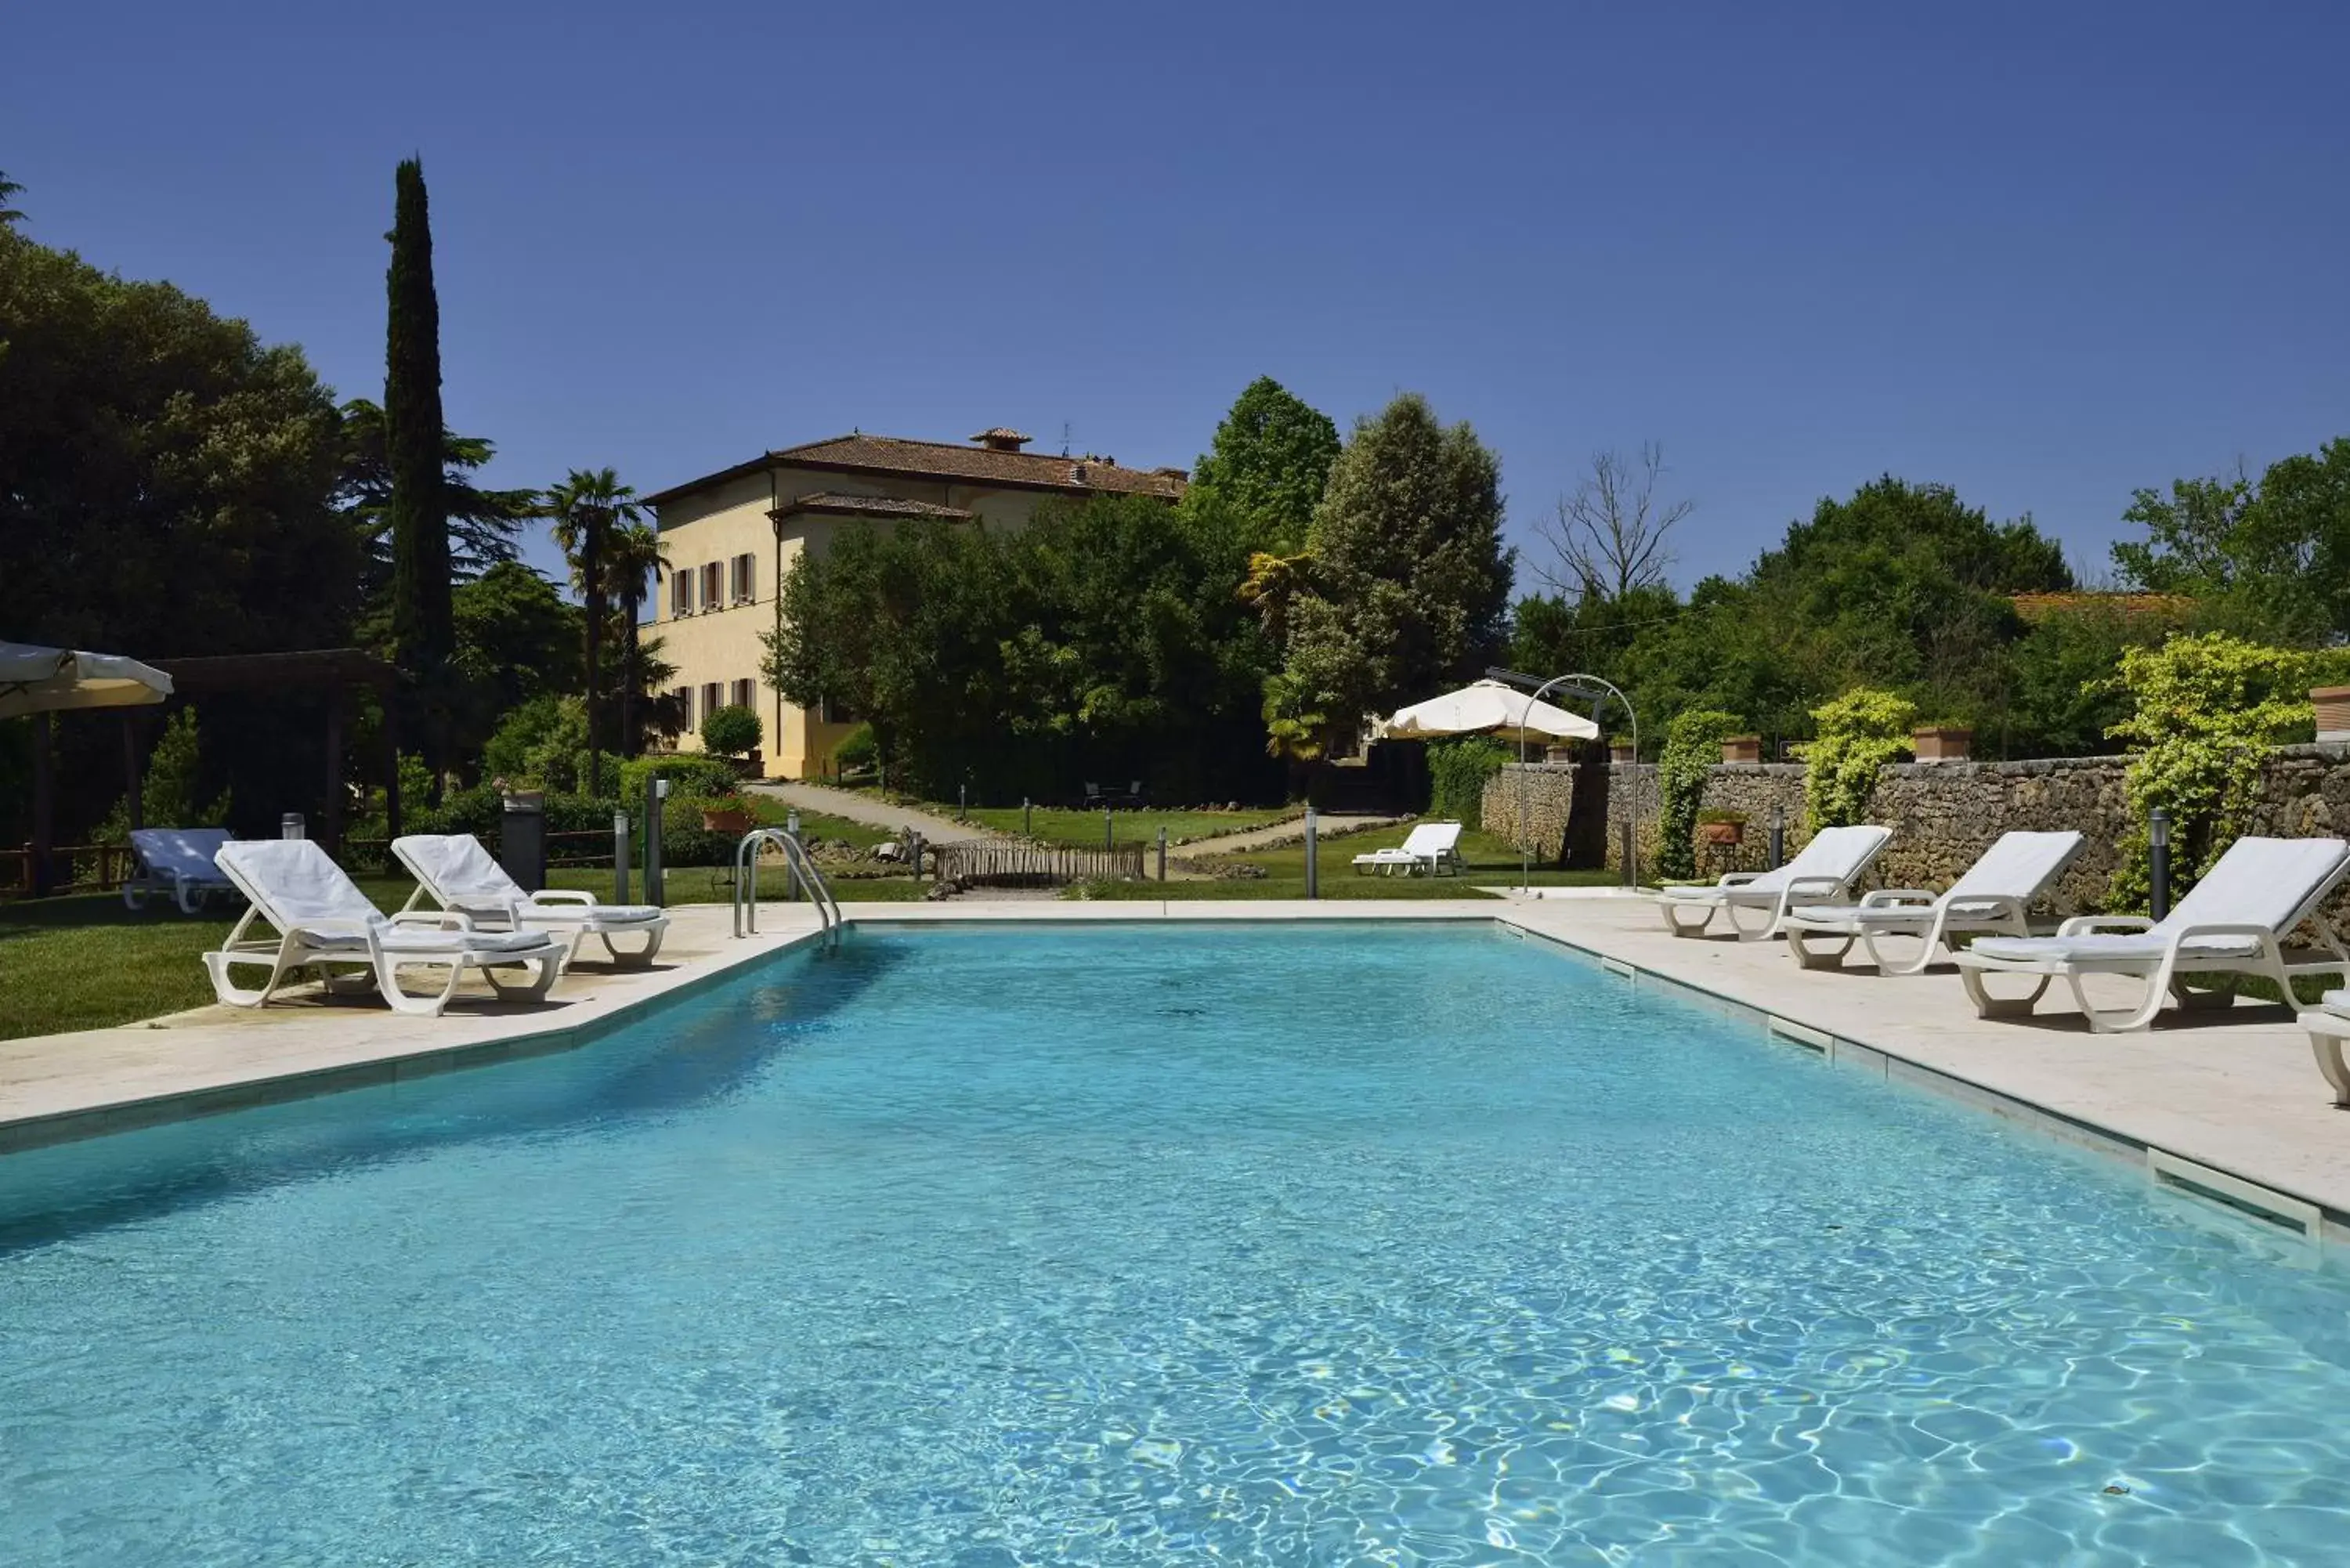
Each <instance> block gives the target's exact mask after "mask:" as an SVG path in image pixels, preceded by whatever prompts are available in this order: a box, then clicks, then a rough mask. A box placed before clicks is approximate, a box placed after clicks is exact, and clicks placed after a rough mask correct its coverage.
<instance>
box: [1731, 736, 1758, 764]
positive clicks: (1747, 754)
mask: <svg viewBox="0 0 2350 1568" xmlns="http://www.w3.org/2000/svg"><path fill="white" fill-rule="evenodd" d="M1721 760H1722V761H1723V762H1725V763H1759V762H1761V761H1762V760H1763V737H1762V736H1760V735H1724V736H1723V737H1722V738H1721Z"/></svg>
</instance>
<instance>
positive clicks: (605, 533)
mask: <svg viewBox="0 0 2350 1568" xmlns="http://www.w3.org/2000/svg"><path fill="white" fill-rule="evenodd" d="M546 515H547V516H548V517H549V518H551V519H553V520H554V523H555V542H556V544H557V545H560V546H561V547H562V550H563V554H564V556H565V557H566V558H567V559H568V560H569V561H570V563H571V582H572V586H573V587H577V589H578V590H579V597H580V598H581V600H582V601H583V602H584V603H585V604H586V606H587V622H586V628H585V632H584V639H585V640H584V646H583V647H582V649H581V656H582V657H581V669H582V672H583V677H584V680H585V691H586V693H587V793H588V794H598V793H600V789H599V786H600V785H601V784H602V782H603V779H602V767H603V753H604V749H605V748H604V741H605V735H604V725H603V684H604V682H603V672H604V671H603V659H604V618H605V616H606V614H607V613H608V605H609V603H610V596H609V593H608V589H609V587H610V577H609V576H608V568H607V567H606V566H605V559H604V556H605V549H606V546H607V545H608V543H609V542H610V540H611V537H612V535H613V532H614V531H615V530H616V529H618V528H619V527H620V526H622V525H623V524H633V523H639V522H641V521H642V520H643V518H644V509H643V508H642V507H641V506H639V504H637V493H636V491H635V490H634V489H632V488H630V487H629V486H628V485H625V484H623V483H620V476H619V474H618V473H617V472H613V471H612V470H611V469H608V468H598V469H582V468H575V469H573V470H572V471H571V472H570V473H569V474H568V475H567V476H566V477H565V479H564V481H563V483H560V484H558V485H556V487H555V488H554V489H553V490H551V491H549V492H548V493H547V495H546Z"/></svg>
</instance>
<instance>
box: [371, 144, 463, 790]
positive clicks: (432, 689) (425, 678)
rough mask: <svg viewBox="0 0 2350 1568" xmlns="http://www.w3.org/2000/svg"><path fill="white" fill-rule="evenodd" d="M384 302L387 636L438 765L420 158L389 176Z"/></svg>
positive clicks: (433, 444) (437, 519) (441, 506)
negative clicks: (393, 189) (391, 195)
mask: <svg viewBox="0 0 2350 1568" xmlns="http://www.w3.org/2000/svg"><path fill="white" fill-rule="evenodd" d="M395 183H396V185H397V198H396V204H395V207H394V212H393V216H392V226H391V233H390V234H389V235H387V236H385V237H386V238H388V239H389V240H390V242H391V270H390V274H389V275H388V277H387V279H386V286H387V292H388V294H389V296H390V299H389V303H390V309H389V311H388V313H387V317H386V329H385V340H384V377H383V426H384V452H385V456H386V460H387V462H388V465H389V467H390V471H391V501H390V514H391V521H390V530H391V636H392V647H393V650H394V657H395V658H396V659H397V660H398V662H399V664H400V670H401V672H402V673H403V674H405V675H406V676H407V677H408V679H409V680H410V682H411V691H413V692H414V693H415V696H416V697H417V699H418V700H419V701H421V705H422V707H423V710H424V714H425V717H426V722H425V724H424V726H423V731H424V740H425V757H426V761H427V762H429V763H432V771H433V777H434V778H435V780H436V781H437V780H438V778H439V777H440V775H441V773H442V768H443V767H444V766H445V764H446V763H447V760H448V759H447V755H446V753H447V742H446V737H445V735H444V734H443V730H444V729H445V724H444V723H443V722H442V717H443V714H442V710H443V708H444V706H445V702H446V697H447V693H446V692H445V691H444V690H443V687H444V683H445V678H446V675H447V670H448V662H449V655H450V653H451V651H452V649H453V648H454V646H455V643H456V631H455V627H454V620H453V617H454V612H453V610H452V607H451V604H450V593H451V589H452V581H451V577H450V571H449V502H448V494H447V488H446V485H447V479H446V474H445V472H444V470H443V462H444V461H445V452H444V449H443V445H442V442H443V441H444V439H445V435H446V427H445V426H444V425H443V424H442V418H441V304H440V299H439V297H438V296H437V295H436V294H435V293H434V292H433V287H432V216H431V213H429V212H428V210H427V208H426V203H425V195H424V166H423V164H422V163H421V162H419V161H417V160H415V159H413V158H411V159H409V160H408V161H405V162H403V163H401V164H400V168H399V171H398V173H397V175H396V179H395Z"/></svg>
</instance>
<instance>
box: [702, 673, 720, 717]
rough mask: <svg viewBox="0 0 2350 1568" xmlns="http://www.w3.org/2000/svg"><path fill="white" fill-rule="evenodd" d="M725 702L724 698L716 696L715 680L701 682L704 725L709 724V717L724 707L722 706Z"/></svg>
mask: <svg viewBox="0 0 2350 1568" xmlns="http://www.w3.org/2000/svg"><path fill="white" fill-rule="evenodd" d="M725 701H726V700H725V699H724V698H723V697H721V696H720V695H719V694H718V682H717V681H715V680H706V681H704V682H702V722H705V723H707V722H709V719H710V715H712V713H715V712H717V711H718V710H719V709H720V708H721V707H723V706H724V704H725Z"/></svg>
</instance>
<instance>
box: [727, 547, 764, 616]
mask: <svg viewBox="0 0 2350 1568" xmlns="http://www.w3.org/2000/svg"><path fill="white" fill-rule="evenodd" d="M758 573H759V557H758V556H754V555H752V554H750V553H748V552H747V551H746V552H745V553H743V555H740V556H735V557H734V581H733V585H732V587H733V600H734V602H735V603H736V604H738V605H748V604H756V603H758V602H759V576H758Z"/></svg>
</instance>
